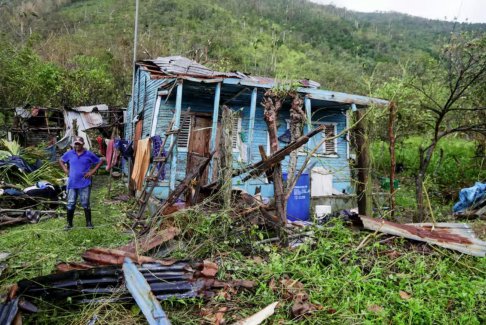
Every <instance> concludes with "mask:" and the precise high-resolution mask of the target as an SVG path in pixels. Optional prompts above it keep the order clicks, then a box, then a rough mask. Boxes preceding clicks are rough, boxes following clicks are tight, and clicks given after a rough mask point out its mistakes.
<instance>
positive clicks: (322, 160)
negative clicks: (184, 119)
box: [125, 70, 352, 198]
mask: <svg viewBox="0 0 486 325" xmlns="http://www.w3.org/2000/svg"><path fill="white" fill-rule="evenodd" d="M174 81H175V79H159V80H155V79H154V80H152V79H150V75H149V74H148V73H147V72H145V71H141V70H138V71H137V78H136V80H135V93H134V97H135V101H134V107H135V113H136V114H137V113H140V112H142V111H143V112H144V115H143V117H144V122H143V133H142V138H146V137H148V136H150V131H151V128H152V118H153V113H154V111H155V105H156V101H157V96H158V90H161V89H168V88H170V86H171V85H173V83H174ZM214 87H215V86H214ZM224 87H225V85H224V84H223V85H222V88H223V90H224ZM246 98H248V101H241V100H238V101H233V102H230V103H229V104H228V106H229V107H230V108H232V109H234V110H239V111H241V119H242V122H241V134H242V138H243V139H244V140H245V141H246V142H247V143H248V132H249V130H248V128H249V122H250V121H249V119H250V97H249V96H248V97H246ZM261 101H262V92H261V91H259V94H258V98H257V109H256V116H255V126H254V130H253V145H252V148H251V157H248V159H249V160H250V161H251V162H252V163H254V162H257V161H259V160H260V154H259V150H258V146H259V145H262V146H263V147H264V148H265V149H266V150H267V148H268V143H267V141H268V136H267V126H266V123H265V121H264V118H263V107H262V106H261V104H260V103H261ZM213 104H214V102H213V101H212V100H208V99H205V100H198V99H195V98H194V97H192V96H191V94H190V93H189V91H188V90H187V89H184V87H183V91H182V112H185V111H186V110H187V108H188V107H190V108H191V112H193V113H194V112H205V113H212V112H213ZM174 109H175V89H174V91H173V94H171V96H170V99H169V100H167V101H166V96H162V100H161V104H160V108H159V114H158V116H157V127H156V134H158V135H161V136H163V135H164V132H165V131H166V130H167V127H168V125H169V123H170V121H171V120H172V118H173V115H174ZM286 119H289V111H288V110H282V111H281V112H280V114H279V128H278V134H279V135H281V134H283V133H284V132H285V130H286V128H287V123H286V121H285V120H286ZM132 120H133V116H132V107H131V101H130V103H129V107H128V110H127V125H126V128H125V137H126V138H128V139H130V138H132V137H133V130H134V127H133V123H132ZM316 120H317V121H321V122H324V123H336V125H337V130H336V134H338V133H340V132H341V131H342V130H344V129H345V128H346V116H345V111H344V110H326V109H320V110H314V109H313V121H316ZM304 132H307V127H306V128H305V130H304ZM169 145H170V142H169V141H167V144H166V149H168V147H169ZM284 145H285V144H283V143H280V147H283V146H284ZM347 145H348V144H347V141H346V135H343V136H341V137H340V138H338V139H337V147H336V149H337V150H336V151H337V155H336V156H334V157H329V156H318V157H314V158H312V160H311V162H316V166H321V167H324V168H326V169H328V170H330V171H331V172H332V173H333V174H334V177H333V185H334V188H335V189H337V190H339V191H342V190H345V191H346V192H348V193H350V192H352V188H351V180H350V169H349V165H348V161H347ZM307 147H308V148H307V149H308V150H310V149H311V146H310V145H308V146H307ZM174 153H175V154H176V155H177V169H176V180H177V181H179V180H182V179H183V178H184V177H185V174H186V173H185V171H186V163H187V153H186V152H184V151H178V150H177V147H176V150H175V151H174ZM234 158H235V165H234V166H235V167H239V166H240V162H238V160H239V158H240V155H239V153H234ZM304 160H305V155H299V157H298V168H300V166H302V164H303V162H304ZM250 161H249V162H250ZM287 164H288V157H287V159H285V160H284V161H283V162H282V166H283V170H284V172H286V169H287ZM165 179H166V181H163V182H161V183H160V185H161V186H160V187H158V188H156V189H155V191H154V193H155V195H156V196H157V197H159V198H165V197H167V195H168V193H169V189H168V186H169V184H168V180H169V179H170V168H169V166H168V164H167V166H166V178H165ZM233 184H234V185H236V186H239V187H242V188H244V189H245V190H247V191H248V192H249V193H251V194H253V193H255V188H256V187H257V186H261V189H262V194H263V195H264V196H269V197H270V196H273V185H272V184H267V183H266V180H265V178H263V177H261V178H258V179H252V180H250V181H248V182H247V183H246V184H242V183H241V178H239V177H238V178H235V179H233Z"/></svg>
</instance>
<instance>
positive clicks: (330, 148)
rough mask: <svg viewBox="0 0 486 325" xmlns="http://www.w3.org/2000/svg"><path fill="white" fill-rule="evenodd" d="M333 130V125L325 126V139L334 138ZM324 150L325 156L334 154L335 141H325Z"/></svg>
mask: <svg viewBox="0 0 486 325" xmlns="http://www.w3.org/2000/svg"><path fill="white" fill-rule="evenodd" d="M334 128H335V126H334V125H333V124H326V129H325V130H324V133H325V136H326V138H331V137H333V136H335V132H334ZM325 148H326V153H327V154H333V153H336V141H335V140H331V141H326V145H325Z"/></svg>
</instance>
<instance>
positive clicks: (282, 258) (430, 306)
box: [0, 177, 486, 324]
mask: <svg viewBox="0 0 486 325" xmlns="http://www.w3.org/2000/svg"><path fill="white" fill-rule="evenodd" d="M105 184H106V178H105V177H98V178H97V181H96V183H95V186H94V189H93V195H92V201H93V221H94V223H95V227H96V228H95V229H94V230H89V229H86V228H84V217H83V215H82V214H80V215H78V216H76V218H75V229H74V230H73V231H71V232H64V231H62V228H63V226H64V222H65V221H64V220H63V219H50V220H47V221H45V222H41V223H39V224H36V225H24V226H20V227H12V228H8V229H5V230H2V231H1V232H0V247H1V249H0V251H6V252H9V253H11V254H12V255H11V257H10V258H9V260H8V265H9V267H8V269H7V270H6V271H5V272H4V273H3V274H2V277H1V278H0V286H1V293H5V291H6V289H7V287H8V285H11V284H13V283H15V282H16V281H18V280H20V279H23V278H31V277H35V276H39V275H46V274H50V273H51V272H53V270H54V266H55V264H56V263H58V262H60V261H80V260H81V258H80V255H81V253H82V252H84V250H86V249H87V248H90V247H94V246H102V247H115V246H118V245H121V244H124V243H127V242H128V241H130V240H131V238H133V235H132V234H131V231H128V230H127V229H129V228H128V227H127V224H126V221H127V219H126V217H125V211H126V208H127V207H126V204H125V203H113V202H111V201H107V200H105V196H106V186H104V185H105ZM122 190H123V187H122V186H121V185H120V184H118V185H116V191H119V192H120V191H122ZM116 191H115V192H116ZM169 221H170V223H172V224H175V225H178V226H179V227H181V229H182V230H183V233H182V234H181V236H179V240H180V241H179V245H178V247H179V248H177V249H176V250H174V251H173V252H172V253H171V254H172V256H173V257H177V258H187V259H200V258H208V259H211V260H213V261H215V262H217V263H218V264H219V266H220V271H219V273H218V277H219V278H220V279H223V280H228V279H248V280H253V281H256V287H255V289H254V290H251V291H242V292H238V293H233V292H230V293H228V292H221V293H219V294H217V295H216V296H215V297H213V298H212V299H209V300H203V299H192V300H178V299H174V300H172V301H165V302H162V307H163V308H164V310H165V311H166V313H167V314H168V316H169V318H170V320H171V322H172V324H201V323H202V324H206V323H207V324H210V323H213V322H214V314H215V313H216V312H217V311H218V310H219V309H220V308H222V307H227V308H228V310H227V312H226V313H225V316H224V317H225V319H226V320H227V323H229V324H231V323H232V322H234V321H236V320H238V319H241V318H243V317H246V316H248V315H251V314H252V313H254V312H256V311H258V310H259V309H261V308H263V307H265V306H266V305H268V304H270V303H272V302H274V301H279V302H280V306H279V307H278V308H277V311H276V314H275V315H274V316H272V318H270V319H269V321H268V323H269V324H293V323H304V324H327V323H341V324H385V323H387V324H390V323H392V324H432V323H433V324H484V323H485V322H486V259H484V258H477V257H471V256H466V255H462V254H459V253H456V252H451V251H448V250H446V249H442V248H437V247H432V246H428V245H426V244H421V243H412V242H410V241H408V240H404V239H399V238H394V239H393V238H389V237H386V236H382V235H380V234H373V233H370V232H365V231H359V230H355V229H352V228H351V227H349V225H347V224H346V223H344V222H343V221H341V220H339V219H335V220H332V221H331V222H330V223H329V224H327V225H325V226H324V227H320V228H315V229H313V230H314V232H315V235H314V237H313V240H312V241H310V242H309V243H307V244H304V245H301V246H299V247H297V248H294V249H283V248H280V247H278V246H275V245H271V244H266V245H255V244H254V242H255V240H258V239H260V238H265V237H267V236H268V235H269V234H267V233H266V232H264V231H262V230H261V229H258V228H256V227H249V228H251V229H246V230H245V229H241V227H240V228H236V227H235V226H234V218H233V217H231V214H230V212H229V211H220V212H213V213H210V214H209V213H207V212H206V213H205V212H204V209H201V208H196V209H193V210H190V211H185V212H179V213H177V214H175V215H174V216H172V217H171V218H170V219H169V218H168V220H167V222H169ZM476 227H478V229H483V230H484V222H476ZM483 239H484V238H483ZM272 279H273V280H272ZM285 279H291V280H294V281H298V282H299V283H301V284H302V288H303V290H304V291H305V292H306V293H307V294H308V296H309V302H310V303H312V304H313V305H314V306H315V307H316V310H314V311H313V312H312V313H310V314H309V315H306V316H300V317H294V316H293V315H292V313H291V307H292V304H293V301H292V298H291V297H289V291H288V288H287V287H286V285H285V284H284V283H285V281H286V280H285ZM36 303H37V304H38V305H39V306H40V307H41V311H40V313H38V314H36V315H32V316H27V317H25V318H24V320H25V321H26V323H27V324H29V323H31V324H87V323H88V322H89V321H90V320H92V319H93V317H96V324H143V323H144V318H143V315H141V313H140V310H139V309H138V308H137V307H136V306H133V305H121V304H115V303H112V304H101V305H81V306H78V305H74V304H72V303H71V302H70V301H65V302H59V303H55V304H54V303H49V302H38V301H37V302H36Z"/></svg>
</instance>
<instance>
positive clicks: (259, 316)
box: [233, 301, 278, 325]
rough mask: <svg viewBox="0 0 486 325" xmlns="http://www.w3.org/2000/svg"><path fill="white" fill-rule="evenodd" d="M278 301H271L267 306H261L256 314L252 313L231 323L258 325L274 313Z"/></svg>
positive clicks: (235, 324) (236, 324)
mask: <svg viewBox="0 0 486 325" xmlns="http://www.w3.org/2000/svg"><path fill="white" fill-rule="evenodd" d="M277 305H278V301H276V302H274V303H271V304H270V305H268V306H267V307H265V308H263V309H262V310H260V311H259V312H257V313H256V314H253V315H252V316H250V317H248V318H246V319H244V320H240V321H238V322H236V323H234V324H233V325H258V324H261V323H263V321H265V320H266V319H267V318H268V317H270V316H272V315H273V314H274V313H275V308H277Z"/></svg>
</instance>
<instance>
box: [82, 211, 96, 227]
mask: <svg viewBox="0 0 486 325" xmlns="http://www.w3.org/2000/svg"><path fill="white" fill-rule="evenodd" d="M84 216H85V218H86V228H88V229H93V228H94V226H93V224H92V223H91V209H84Z"/></svg>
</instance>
